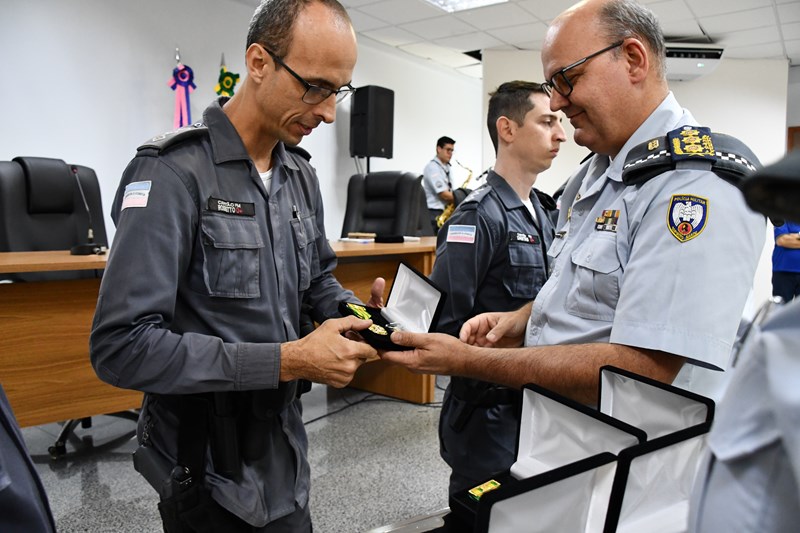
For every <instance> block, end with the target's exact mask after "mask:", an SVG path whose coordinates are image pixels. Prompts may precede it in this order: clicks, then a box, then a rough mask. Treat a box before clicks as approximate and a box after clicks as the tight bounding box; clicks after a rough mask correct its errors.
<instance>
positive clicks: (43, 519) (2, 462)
mask: <svg viewBox="0 0 800 533" xmlns="http://www.w3.org/2000/svg"><path fill="white" fill-rule="evenodd" d="M55 530H56V526H55V523H54V522H53V515H52V514H51V512H50V504H49V503H48V501H47V494H45V492H44V487H43V486H42V482H41V480H40V479H39V474H38V473H37V472H36V468H35V467H34V466H33V461H31V458H30V456H29V455H28V449H27V448H26V447H25V441H23V440H22V433H20V431H19V426H18V425H17V420H16V419H15V418H14V413H13V412H12V411H11V406H10V405H9V404H8V398H6V394H5V392H4V391H3V387H2V386H0V531H2V532H3V533H30V532H34V531H35V532H36V533H49V532H55Z"/></svg>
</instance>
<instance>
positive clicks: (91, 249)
mask: <svg viewBox="0 0 800 533" xmlns="http://www.w3.org/2000/svg"><path fill="white" fill-rule="evenodd" d="M69 168H70V170H71V171H72V175H73V176H75V182H76V183H77V184H78V190H79V191H80V193H81V198H82V199H83V208H84V209H86V215H87V216H88V217H89V231H88V232H87V235H86V240H87V242H86V243H85V244H76V245H75V246H73V247H72V248H70V249H69V253H70V254H71V255H92V254H97V255H102V254H104V253H106V250H107V248H106V246H105V245H104V244H97V243H95V242H94V229H93V225H92V211H91V210H90V209H89V202H87V201H86V195H85V194H84V193H83V187H82V186H81V179H80V176H78V167H76V166H75V165H70V167H69Z"/></svg>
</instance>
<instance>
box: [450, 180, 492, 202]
mask: <svg viewBox="0 0 800 533" xmlns="http://www.w3.org/2000/svg"><path fill="white" fill-rule="evenodd" d="M491 190H492V186H491V185H489V184H488V183H484V184H483V185H481V186H480V187H478V188H477V189H475V190H473V191H472V192H470V193H469V194H468V195H467V197H466V198H464V200H462V201H461V203H460V204H458V205H462V204H463V205H464V206H465V208H466V207H470V208H475V207H477V205H478V204H479V203H481V200H483V199H484V198H485V197H486V195H487V194H489V191H491Z"/></svg>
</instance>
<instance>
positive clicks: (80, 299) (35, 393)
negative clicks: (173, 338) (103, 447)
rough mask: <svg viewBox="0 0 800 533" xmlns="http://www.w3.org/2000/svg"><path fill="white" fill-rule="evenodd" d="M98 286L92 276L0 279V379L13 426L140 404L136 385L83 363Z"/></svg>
mask: <svg viewBox="0 0 800 533" xmlns="http://www.w3.org/2000/svg"><path fill="white" fill-rule="evenodd" d="M71 268H74V267H71ZM91 268H95V267H91ZM99 288H100V280H99V279H86V280H73V281H41V282H35V283H33V282H32V283H11V284H0V323H2V327H0V331H1V332H2V334H0V381H2V383H3V388H4V389H5V391H6V394H7V395H8V399H9V401H10V402H11V406H12V407H13V409H14V413H15V414H16V417H17V420H18V421H19V424H20V425H21V426H33V425H38V424H45V423H49V422H57V421H60V420H67V419H70V418H84V417H87V416H93V415H99V414H103V413H113V412H116V411H124V410H126V409H135V408H138V407H140V406H141V403H142V394H141V393H140V392H135V391H128V390H124V389H118V388H116V387H112V386H111V385H107V384H105V383H103V382H102V381H100V380H99V379H98V378H97V376H96V375H95V373H94V370H93V369H92V367H91V365H90V363H89V332H90V330H91V324H92V317H93V316H94V308H95V305H96V304H97V294H98V290H99Z"/></svg>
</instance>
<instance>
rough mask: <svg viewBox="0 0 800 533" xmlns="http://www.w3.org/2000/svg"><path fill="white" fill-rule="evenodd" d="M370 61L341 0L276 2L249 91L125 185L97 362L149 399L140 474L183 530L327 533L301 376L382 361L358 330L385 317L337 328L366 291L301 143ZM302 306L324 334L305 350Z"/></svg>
mask: <svg viewBox="0 0 800 533" xmlns="http://www.w3.org/2000/svg"><path fill="white" fill-rule="evenodd" d="M356 53H357V48H356V41H355V34H354V31H353V28H352V25H351V23H350V20H349V18H348V16H347V13H346V12H345V10H344V8H343V7H342V6H341V5H340V4H339V3H338V2H336V0H312V1H311V2H310V3H304V2H302V1H300V0H271V1H268V2H264V3H262V4H261V5H260V6H259V8H258V9H257V10H256V13H255V15H254V17H253V19H252V21H251V24H250V30H249V34H248V43H247V51H246V65H247V70H248V77H247V79H246V80H245V82H244V84H243V85H242V87H241V88H240V89H239V91H238V92H237V93H236V95H235V96H233V97H232V98H231V99H227V98H220V99H219V100H217V101H215V102H214V103H212V104H211V105H210V106H209V107H208V109H206V111H205V113H204V115H203V123H201V124H195V125H193V126H191V127H188V128H185V129H182V130H179V131H178V132H175V133H172V134H168V135H166V136H160V137H157V138H156V139H153V140H152V141H150V142H148V143H146V144H144V145H143V146H141V147H140V148H139V151H138V153H137V155H136V157H135V158H134V159H133V161H131V163H130V164H129V166H128V168H127V169H126V170H125V174H124V175H123V178H122V182H121V184H120V187H119V190H118V193H117V197H116V199H115V202H114V206H113V210H112V216H113V218H114V221H115V222H116V224H117V232H116V237H115V239H114V244H113V246H112V248H111V254H110V257H109V261H108V266H107V268H106V270H105V274H104V276H103V282H102V286H101V289H100V296H99V299H98V305H97V311H96V314H95V321H94V326H93V330H92V335H91V358H92V364H93V365H94V368H95V370H96V372H97V374H98V376H99V377H100V378H101V379H103V380H104V381H106V382H108V383H111V384H113V385H116V386H118V387H124V388H130V389H137V390H141V391H144V392H145V393H146V394H145V400H144V405H143V408H142V412H141V416H140V420H139V428H138V438H139V441H140V444H141V446H140V448H139V449H138V450H137V452H136V456H135V465H136V467H137V470H139V471H140V472H141V473H143V474H144V475H145V477H147V478H148V481H150V482H151V484H153V485H154V486H156V487H157V488H158V489H159V492H160V494H161V497H162V501H161V504H160V505H159V510H160V512H161V515H162V518H163V519H164V524H165V529H166V530H167V531H170V532H171V531H181V532H183V531H225V532H230V531H270V532H273V531H281V532H283V531H286V532H289V531H291V532H296V531H297V532H301V531H305V532H308V531H311V519H310V513H309V509H308V491H309V465H308V461H307V437H306V433H305V429H304V427H303V422H302V418H301V406H300V403H299V400H298V399H297V396H298V395H297V380H298V379H307V380H312V381H316V382H320V383H326V384H330V385H334V386H337V387H341V386H344V385H346V384H347V383H348V382H349V381H350V379H351V378H352V376H353V373H354V372H355V370H356V369H357V368H358V366H359V365H360V364H361V363H362V362H363V361H364V360H365V359H367V358H369V357H374V356H376V355H377V354H376V352H375V350H374V349H372V348H371V347H369V346H368V345H367V344H365V343H363V342H355V341H353V340H349V339H348V338H347V337H345V336H343V335H342V334H347V333H349V332H350V331H355V330H362V329H364V328H365V327H368V326H369V325H370V324H371V322H370V321H367V320H358V319H356V318H355V317H349V318H339V319H332V320H327V321H326V319H328V318H331V317H338V316H340V315H339V313H338V311H337V304H338V302H339V301H340V300H353V295H352V293H351V292H350V291H346V290H344V289H343V288H342V287H341V286H340V285H339V283H338V282H337V281H336V279H335V278H334V277H333V275H332V271H333V269H334V268H335V266H336V261H335V256H334V254H333V252H332V250H331V248H330V247H329V245H328V242H327V239H326V236H325V229H324V227H323V208H322V199H321V195H320V189H319V183H318V181H317V177H316V173H315V172H314V169H313V168H312V167H311V166H310V165H309V163H308V161H307V160H306V159H305V158H304V157H302V156H301V155H298V154H297V153H294V152H293V151H291V150H290V149H289V148H288V147H287V145H296V144H297V143H298V142H299V141H300V140H301V139H302V138H303V137H304V136H305V135H308V134H310V133H311V131H312V130H313V129H314V128H315V127H316V126H317V125H319V124H320V123H321V122H325V123H331V122H333V120H334V118H335V112H336V107H335V106H336V102H337V99H339V98H340V97H342V96H345V95H347V94H348V93H349V92H350V91H352V87H351V86H350V84H349V82H350V80H351V75H352V71H353V67H354V65H355V62H356ZM306 78H307V79H308V80H311V81H306ZM312 82H313V83H312ZM373 291H374V292H373V294H374V296H373V300H371V304H372V305H374V304H380V294H381V293H382V291H383V284H382V280H377V281H376V284H375V285H374V286H373ZM301 305H302V306H309V307H310V308H311V309H312V310H313V318H314V319H315V320H316V321H317V322H319V323H321V326H320V327H319V328H317V329H316V330H314V331H313V332H312V333H310V334H309V335H307V336H306V337H303V338H300V339H299V340H298V338H299V337H300V318H301ZM206 443H208V446H207V444H206ZM209 452H210V453H209Z"/></svg>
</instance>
